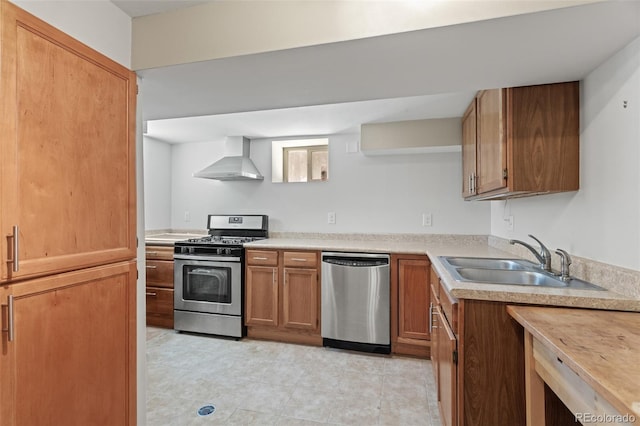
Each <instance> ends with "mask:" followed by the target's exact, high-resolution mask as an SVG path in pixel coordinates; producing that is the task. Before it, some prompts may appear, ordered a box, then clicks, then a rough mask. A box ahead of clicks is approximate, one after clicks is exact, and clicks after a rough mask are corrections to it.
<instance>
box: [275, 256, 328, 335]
mask: <svg viewBox="0 0 640 426" xmlns="http://www.w3.org/2000/svg"><path fill="white" fill-rule="evenodd" d="M283 277H284V281H283V282H282V326H283V327H286V328H295V329H303V330H312V331H313V330H317V329H318V326H319V323H320V321H319V316H318V303H319V296H318V293H319V286H318V270H317V269H304V268H284V275H283Z"/></svg>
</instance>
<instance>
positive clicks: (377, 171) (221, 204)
mask: <svg viewBox="0 0 640 426" xmlns="http://www.w3.org/2000/svg"><path fill="white" fill-rule="evenodd" d="M357 138H358V135H332V136H330V137H329V180H328V181H326V182H317V183H297V184H296V183H272V182H271V140H270V139H257V140H253V141H252V142H251V158H252V159H253V161H254V163H255V164H256V166H257V167H258V170H260V172H261V173H262V174H263V175H264V176H265V180H264V181H260V182H256V181H249V182H246V181H232V182H222V181H214V180H207V179H197V178H194V177H192V176H191V175H192V173H193V172H195V171H198V170H200V169H201V168H204V167H205V166H207V165H209V164H210V163H212V162H213V161H214V160H217V159H218V158H220V157H221V156H222V155H223V154H224V143H223V142H222V141H215V142H208V143H191V144H180V145H173V146H172V175H173V178H172V188H171V197H172V205H173V210H172V220H171V223H172V227H173V228H177V229H184V228H195V229H204V228H205V226H206V218H207V214H210V213H222V214H226V213H256V214H267V215H269V219H270V230H271V231H278V232H323V233H325V232H326V233H351V232H355V233H361V232H363V233H436V234H442V233H452V234H488V233H489V224H490V205H489V204H488V203H468V202H464V201H463V200H462V198H461V196H460V187H461V180H460V179H461V175H462V172H461V159H460V153H443V154H420V155H400V156H382V157H366V156H364V155H362V153H351V154H348V153H347V152H346V144H347V143H350V144H353V143H354V140H357ZM185 211H188V212H189V215H190V217H191V221H190V222H185V221H184V216H185ZM328 212H335V213H336V224H335V225H329V224H327V213H328ZM423 212H426V213H432V215H433V226H432V227H423V226H422V213H423Z"/></svg>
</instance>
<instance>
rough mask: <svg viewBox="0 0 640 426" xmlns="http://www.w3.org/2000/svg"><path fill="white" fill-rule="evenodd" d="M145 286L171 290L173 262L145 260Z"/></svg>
mask: <svg viewBox="0 0 640 426" xmlns="http://www.w3.org/2000/svg"><path fill="white" fill-rule="evenodd" d="M147 285H152V286H154V287H166V288H173V260H172V261H170V262H169V261H167V260H147Z"/></svg>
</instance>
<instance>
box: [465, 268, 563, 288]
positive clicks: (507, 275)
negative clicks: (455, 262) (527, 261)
mask: <svg viewBox="0 0 640 426" xmlns="http://www.w3.org/2000/svg"><path fill="white" fill-rule="evenodd" d="M457 272H458V274H459V275H460V276H461V277H462V278H464V279H466V280H467V281H475V282H484V283H494V284H516V285H535V286H542V287H566V285H565V283H564V282H563V281H561V280H558V279H556V278H553V277H550V276H548V275H545V274H543V273H541V272H534V271H508V270H503V269H502V270H501V269H473V268H459V269H457Z"/></svg>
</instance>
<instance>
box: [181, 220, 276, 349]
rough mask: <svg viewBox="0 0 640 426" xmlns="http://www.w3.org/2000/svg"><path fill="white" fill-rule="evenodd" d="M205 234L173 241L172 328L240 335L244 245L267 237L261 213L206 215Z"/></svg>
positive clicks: (241, 333) (266, 225) (266, 229)
mask: <svg viewBox="0 0 640 426" xmlns="http://www.w3.org/2000/svg"><path fill="white" fill-rule="evenodd" d="M207 227H208V229H209V235H208V236H206V237H203V238H195V239H190V240H186V241H180V242H177V243H175V249H174V254H173V259H174V285H175V292H174V328H175V329H176V330H181V331H190V332H194V333H207V334H217V335H222V336H231V337H242V336H243V335H244V320H243V313H244V306H243V293H244V249H243V248H242V245H243V244H244V243H247V242H251V241H255V240H260V239H264V238H267V237H268V230H269V218H268V217H267V216H265V215H209V217H208V219H207Z"/></svg>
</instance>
